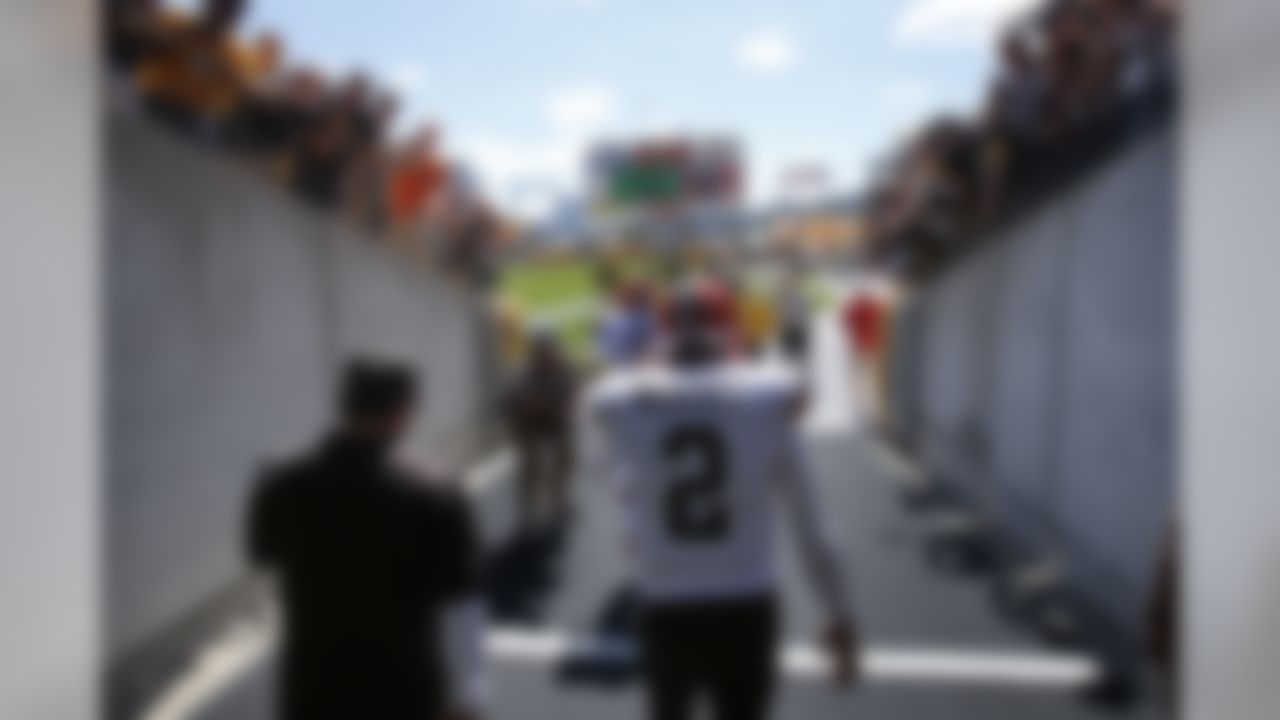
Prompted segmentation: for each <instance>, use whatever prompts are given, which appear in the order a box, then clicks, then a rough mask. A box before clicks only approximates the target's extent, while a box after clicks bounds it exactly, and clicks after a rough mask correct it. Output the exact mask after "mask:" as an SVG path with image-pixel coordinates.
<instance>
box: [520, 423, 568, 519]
mask: <svg viewBox="0 0 1280 720" xmlns="http://www.w3.org/2000/svg"><path fill="white" fill-rule="evenodd" d="M516 452H517V454H518V456H519V457H518V465H519V467H518V470H517V472H518V473H519V483H520V519H521V521H522V522H523V523H524V525H525V526H526V527H527V526H530V525H532V524H533V523H534V521H535V520H536V519H537V518H538V516H539V514H540V512H550V513H552V514H554V515H563V514H564V513H565V512H567V511H568V509H569V497H568V495H569V476H570V475H571V474H572V473H573V436H572V433H570V431H569V430H568V428H567V427H560V426H548V427H543V428H540V429H537V430H534V429H531V428H521V429H519V430H517V432H516Z"/></svg>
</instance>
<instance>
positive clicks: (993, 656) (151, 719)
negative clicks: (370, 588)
mask: <svg viewBox="0 0 1280 720" xmlns="http://www.w3.org/2000/svg"><path fill="white" fill-rule="evenodd" d="M275 643H276V638H275V633H274V630H273V627H272V626H271V625H270V624H266V623H260V624H257V625H256V626H244V627H240V628H237V629H235V630H234V631H233V632H229V633H228V634H227V635H226V636H225V637H223V638H222V639H220V640H219V641H217V642H215V643H214V644H212V645H210V646H209V648H208V649H207V650H205V651H204V652H203V653H201V655H200V657H199V659H198V660H197V661H196V662H195V663H194V665H193V667H192V669H191V670H190V671H189V672H188V673H187V674H185V675H184V676H182V677H181V678H179V680H178V681H176V682H175V683H174V684H173V686H172V687H170V688H169V690H168V691H167V692H165V693H164V694H163V695H162V696H161V697H160V698H159V699H158V700H157V702H156V703H155V704H154V705H153V706H152V707H151V708H150V709H148V710H147V711H146V712H144V713H143V714H142V716H141V717H142V718H143V720H186V719H187V718H190V717H192V716H193V715H194V714H195V713H196V712H198V711H199V710H200V709H201V708H203V707H205V706H206V705H208V704H209V703H210V702H211V701H213V700H214V699H215V698H216V697H218V696H219V695H221V694H223V693H225V692H227V691H228V690H229V689H230V688H231V687H232V686H233V685H235V684H236V683H237V682H239V681H240V680H241V679H242V678H243V677H245V676H246V675H247V674H248V673H249V672H250V671H251V670H252V669H253V668H255V667H257V666H259V665H260V664H261V663H262V661H263V660H264V659H265V658H266V657H267V656H268V654H270V653H271V652H272V651H273V650H274V647H275ZM486 650H487V652H488V654H489V655H490V657H491V658H493V659H495V660H500V661H506V662H514V663H524V664H529V665H555V664H558V663H560V662H563V661H565V660H567V659H569V658H574V659H579V660H584V661H588V662H592V661H594V662H615V663H616V662H623V663H625V662H634V661H635V660H636V658H637V649H636V647H635V645H634V644H633V643H632V642H630V641H628V640H627V639H625V638H619V637H608V636H603V637H591V636H582V637H574V636H572V635H570V634H568V633H565V632H560V631H556V630H511V629H504V630H494V631H491V632H490V633H489V634H488V636H487V637H486ZM779 662H780V664H781V666H782V670H783V672H784V673H785V674H786V675H787V676H788V677H790V678H792V679H794V680H802V681H808V680H818V681H820V680H822V679H824V678H825V677H826V675H827V661H826V658H825V657H824V655H823V653H822V652H821V651H820V650H819V649H817V648H815V647H812V646H807V645H791V646H789V647H787V648H785V649H783V650H781V651H780V653H779ZM862 664H863V681H864V682H868V683H876V684H913V685H927V686H940V685H946V686H984V687H997V688H999V687H1024V688H1034V689H1039V690H1044V691H1071V690H1077V689H1080V688H1083V687H1085V686H1087V685H1088V684H1089V683H1092V682H1094V681H1095V680H1097V679H1098V678H1099V677H1100V675H1101V668H1100V667H1099V665H1098V663H1097V662H1096V661H1094V660H1093V659H1091V658H1089V657H1087V656H1084V655H1071V654H1049V653H1028V652H1000V651H972V650H955V649H937V648H910V647H869V648H867V649H865V650H864V652H863V657H862Z"/></svg>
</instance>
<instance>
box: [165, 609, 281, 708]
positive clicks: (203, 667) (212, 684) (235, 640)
mask: <svg viewBox="0 0 1280 720" xmlns="http://www.w3.org/2000/svg"><path fill="white" fill-rule="evenodd" d="M274 641H275V638H274V636H273V635H272V633H271V632H270V631H268V630H266V629H264V628H262V627H250V626H244V627H239V628H235V629H233V630H232V631H231V632H228V633H227V635H226V636H225V637H223V638H221V639H220V640H219V641H218V642H216V643H214V644H212V645H210V646H209V647H208V648H206V649H205V651H204V652H202V653H200V655H199V657H197V658H196V661H195V663H194V664H193V666H192V668H191V670H190V671H188V672H187V674H186V675H184V676H183V677H182V678H180V679H179V680H178V682H176V683H174V685H173V686H172V687H170V688H169V690H168V691H167V692H165V693H164V694H162V695H161V696H160V698H159V699H158V700H157V701H156V703H155V704H154V705H152V706H151V707H150V708H149V709H148V710H146V711H145V712H143V713H142V718H143V720H186V718H190V717H192V716H193V715H195V713H197V712H198V711H199V710H200V709H201V708H203V707H205V706H206V705H208V704H209V703H210V702H212V701H213V699H214V698H216V697H218V696H219V695H221V694H222V693H224V692H226V690H227V688H229V687H231V686H232V685H233V684H235V683H236V682H237V681H238V680H239V679H240V678H241V677H243V676H244V675H246V674H247V673H248V672H249V670H250V669H251V668H253V667H254V666H256V665H257V664H258V663H260V662H261V661H262V659H263V658H264V657H266V655H267V653H268V651H269V650H270V649H271V647H272V646H273V645H274Z"/></svg>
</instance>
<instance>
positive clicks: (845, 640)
mask: <svg viewBox="0 0 1280 720" xmlns="http://www.w3.org/2000/svg"><path fill="white" fill-rule="evenodd" d="M783 445H784V447H783V448H782V451H781V454H782V457H781V458H780V459H779V461H780V464H781V465H782V468H780V470H781V471H780V472H779V473H778V478H779V482H780V485H781V487H780V494H781V497H782V502H783V505H784V507H785V511H786V512H787V514H788V515H789V516H790V518H789V519H790V521H791V522H790V525H791V527H792V528H793V531H794V532H795V534H796V541H797V542H796V544H797V546H798V547H799V549H800V552H801V556H802V561H803V564H804V568H805V570H806V572H807V574H808V576H809V579H810V581H811V582H812V583H813V586H814V588H815V590H816V592H817V595H818V598H819V600H820V601H821V603H822V605H823V610H824V611H825V613H826V617H827V627H826V629H825V631H824V634H823V642H824V644H825V645H826V646H827V648H828V650H829V651H830V653H831V655H832V663H833V671H834V675H835V678H836V680H837V682H839V683H840V684H842V685H847V684H850V683H852V682H853V681H854V680H855V678H856V675H857V673H858V662H857V649H858V648H857V646H858V638H857V624H856V621H855V618H854V614H853V604H852V602H851V598H850V595H849V590H848V583H847V580H846V577H845V573H844V564H843V561H842V558H841V556H840V553H839V552H838V551H837V550H836V543H835V540H834V537H833V534H832V533H831V531H830V526H829V524H828V523H827V521H826V516H825V514H824V513H823V512H822V511H821V507H822V499H821V498H820V497H819V491H818V488H817V485H816V483H815V482H814V480H813V477H812V475H811V474H810V473H809V470H808V465H807V463H806V462H805V459H804V453H803V448H802V447H801V443H800V438H799V433H798V432H794V431H793V432H790V433H788V434H787V438H786V439H785V440H784V441H783Z"/></svg>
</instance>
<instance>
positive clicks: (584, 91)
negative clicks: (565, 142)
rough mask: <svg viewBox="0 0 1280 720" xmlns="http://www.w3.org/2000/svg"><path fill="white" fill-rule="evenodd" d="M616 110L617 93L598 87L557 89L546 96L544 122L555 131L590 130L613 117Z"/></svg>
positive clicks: (578, 131) (587, 131)
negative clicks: (545, 119)
mask: <svg viewBox="0 0 1280 720" xmlns="http://www.w3.org/2000/svg"><path fill="white" fill-rule="evenodd" d="M617 109H618V99H617V94H616V93H614V92H613V90H612V89H610V88H607V87H598V86H581V87H570V88H564V89H561V90H557V91H556V92H553V93H551V95H550V96H549V97H548V98H547V101H546V106H545V108H544V110H545V112H546V117H547V121H548V122H550V123H551V126H552V128H553V129H554V130H556V132H559V133H568V134H582V133H590V132H592V131H594V130H597V129H599V128H600V127H601V126H603V125H606V124H608V123H609V122H610V121H611V120H613V118H614V116H615V115H616V113H617Z"/></svg>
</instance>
